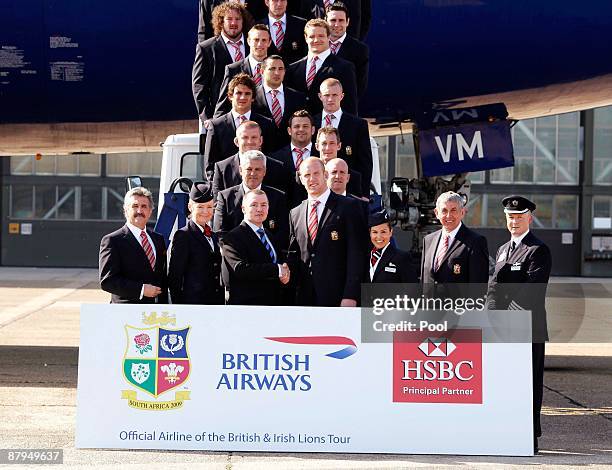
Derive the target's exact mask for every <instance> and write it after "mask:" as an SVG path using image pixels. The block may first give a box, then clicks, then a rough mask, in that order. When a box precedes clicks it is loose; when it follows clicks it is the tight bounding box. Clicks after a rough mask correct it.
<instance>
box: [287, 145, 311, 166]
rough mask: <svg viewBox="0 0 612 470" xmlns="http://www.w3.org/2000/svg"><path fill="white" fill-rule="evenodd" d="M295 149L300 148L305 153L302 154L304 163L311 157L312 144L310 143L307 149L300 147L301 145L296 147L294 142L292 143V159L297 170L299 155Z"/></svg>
mask: <svg viewBox="0 0 612 470" xmlns="http://www.w3.org/2000/svg"><path fill="white" fill-rule="evenodd" d="M294 148H299V149H300V150H303V151H304V153H303V154H302V161H304V160H306V159H307V158H308V157H310V153H311V151H312V142H310V143H308V145H307V146H306V147H300V146H299V145H295V144H294V143H293V142H291V158H293V167H294V168H295V167H296V166H297V154H296V153H295V152H294V151H293V149H294Z"/></svg>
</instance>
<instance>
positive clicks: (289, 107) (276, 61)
mask: <svg viewBox="0 0 612 470" xmlns="http://www.w3.org/2000/svg"><path fill="white" fill-rule="evenodd" d="M284 79H285V64H284V63H283V60H282V59H281V57H280V56H278V55H272V56H269V57H268V58H267V59H266V60H264V62H263V83H262V84H261V86H258V87H257V92H256V93H255V103H254V104H253V111H255V112H256V113H258V114H261V115H262V116H266V117H269V118H270V119H272V120H273V121H274V124H275V125H276V137H275V142H276V145H277V146H279V147H282V146H283V145H286V144H288V143H289V135H288V134H287V123H288V122H289V118H290V117H291V115H292V114H293V113H294V112H295V111H297V110H298V109H303V108H304V106H305V105H306V95H305V94H304V93H301V92H299V91H296V90H294V89H292V88H289V87H286V86H284V85H283V80H284Z"/></svg>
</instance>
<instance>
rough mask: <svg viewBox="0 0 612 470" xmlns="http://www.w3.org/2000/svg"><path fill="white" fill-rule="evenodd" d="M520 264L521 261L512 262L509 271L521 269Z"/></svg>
mask: <svg viewBox="0 0 612 470" xmlns="http://www.w3.org/2000/svg"><path fill="white" fill-rule="evenodd" d="M521 264H522V263H514V264H513V265H512V266H511V267H510V271H520V270H521Z"/></svg>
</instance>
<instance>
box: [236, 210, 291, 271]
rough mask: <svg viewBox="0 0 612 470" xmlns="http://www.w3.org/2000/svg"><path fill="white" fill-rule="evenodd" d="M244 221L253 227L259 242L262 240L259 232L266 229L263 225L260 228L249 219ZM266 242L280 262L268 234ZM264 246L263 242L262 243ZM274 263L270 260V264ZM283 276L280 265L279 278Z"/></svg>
mask: <svg viewBox="0 0 612 470" xmlns="http://www.w3.org/2000/svg"><path fill="white" fill-rule="evenodd" d="M244 221H245V222H246V224H247V225H248V226H249V227H251V230H253V232H255V236H256V237H257V238H259V240H261V237H260V236H259V234H258V233H257V230H259V229H260V228H264V227H263V225H262V226H261V227H258V226H257V225H255V224H252V223H251V222H249V221H248V220H247V219H244ZM266 240H267V241H268V243H269V244H270V246H271V247H272V251H273V252H274V257H275V258H276V259H277V260H278V255H277V254H276V250H275V249H274V245H273V244H272V240H270V238H268V234H266ZM262 244H263V242H262ZM271 262H272V260H270V263H271ZM281 276H282V269H281V265H280V264H279V265H278V277H281Z"/></svg>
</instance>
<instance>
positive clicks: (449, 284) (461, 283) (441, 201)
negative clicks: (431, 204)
mask: <svg viewBox="0 0 612 470" xmlns="http://www.w3.org/2000/svg"><path fill="white" fill-rule="evenodd" d="M434 211H435V214H436V217H437V218H438V220H439V221H440V223H441V224H442V229H440V230H438V231H437V232H434V233H430V234H429V235H426V236H425V238H424V239H423V258H422V260H421V284H422V286H423V293H424V294H425V295H430V296H436V297H439V296H445V297H449V298H459V297H463V298H471V297H481V296H483V295H484V294H485V293H486V291H487V282H488V280H489V250H488V247H487V239H486V238H485V237H483V236H482V235H480V234H479V233H476V232H474V231H473V230H470V229H469V228H468V227H466V226H465V224H464V223H463V222H462V220H463V217H464V216H465V212H466V211H465V207H464V200H463V197H462V196H461V195H460V194H457V193H455V192H453V191H448V192H445V193H442V194H440V196H438V199H437V200H436V208H435V209H434Z"/></svg>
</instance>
